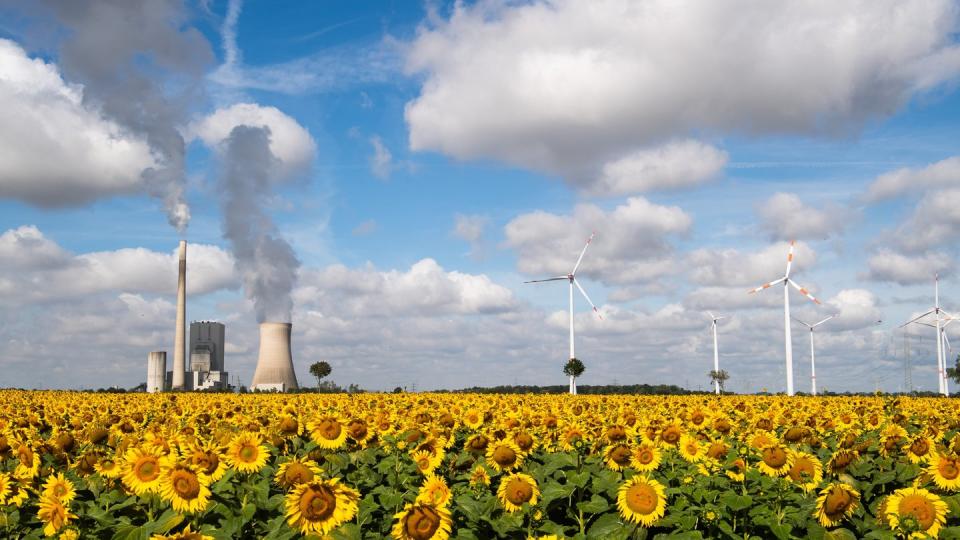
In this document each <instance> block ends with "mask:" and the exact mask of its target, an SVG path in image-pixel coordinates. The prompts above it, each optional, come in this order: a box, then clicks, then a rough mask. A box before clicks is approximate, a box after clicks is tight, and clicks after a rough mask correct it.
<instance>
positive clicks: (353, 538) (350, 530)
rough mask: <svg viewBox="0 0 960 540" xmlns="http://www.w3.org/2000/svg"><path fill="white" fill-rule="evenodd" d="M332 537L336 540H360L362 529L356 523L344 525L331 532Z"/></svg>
mask: <svg viewBox="0 0 960 540" xmlns="http://www.w3.org/2000/svg"><path fill="white" fill-rule="evenodd" d="M330 536H331V537H332V538H334V539H335V540H360V527H359V526H358V525H357V524H356V523H344V524H343V525H341V526H339V527H337V528H336V529H335V530H334V531H333V532H331V533H330Z"/></svg>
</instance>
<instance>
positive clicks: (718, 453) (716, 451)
mask: <svg viewBox="0 0 960 540" xmlns="http://www.w3.org/2000/svg"><path fill="white" fill-rule="evenodd" d="M726 453H727V447H726V445H724V444H723V443H719V442H716V443H713V444H711V445H710V449H709V450H707V456H708V457H710V458H711V459H720V458H722V457H723V456H724V455H725V454H726Z"/></svg>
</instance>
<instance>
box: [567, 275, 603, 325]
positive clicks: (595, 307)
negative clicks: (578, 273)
mask: <svg viewBox="0 0 960 540" xmlns="http://www.w3.org/2000/svg"><path fill="white" fill-rule="evenodd" d="M573 284H574V285H576V286H577V288H578V289H580V294H582V295H583V297H584V298H586V299H587V303H588V304H590V307H592V308H593V311H594V313H596V314H597V317H600V318H601V319H603V315H601V314H600V310H599V309H597V306H595V305H593V300H590V297H589V296H587V291H585V290H583V287H581V286H580V282H579V281H577V278H573Z"/></svg>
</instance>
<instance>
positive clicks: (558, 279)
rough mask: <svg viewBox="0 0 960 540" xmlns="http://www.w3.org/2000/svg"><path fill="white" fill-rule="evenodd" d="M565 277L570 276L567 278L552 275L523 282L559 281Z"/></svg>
mask: <svg viewBox="0 0 960 540" xmlns="http://www.w3.org/2000/svg"><path fill="white" fill-rule="evenodd" d="M565 279H570V278H568V277H567V276H557V277H552V278H548V279H534V280H531V281H524V283H544V282H546V281H561V280H565Z"/></svg>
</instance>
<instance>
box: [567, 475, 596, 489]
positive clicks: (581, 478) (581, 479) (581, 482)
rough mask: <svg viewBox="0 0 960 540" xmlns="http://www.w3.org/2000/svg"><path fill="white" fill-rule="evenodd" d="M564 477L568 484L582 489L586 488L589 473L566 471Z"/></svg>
mask: <svg viewBox="0 0 960 540" xmlns="http://www.w3.org/2000/svg"><path fill="white" fill-rule="evenodd" d="M566 477H567V483H568V484H570V485H573V486H577V487H580V488H582V487H586V486H587V482H588V481H589V480H590V473H589V472H588V471H581V472H577V471H567V473H566Z"/></svg>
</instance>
